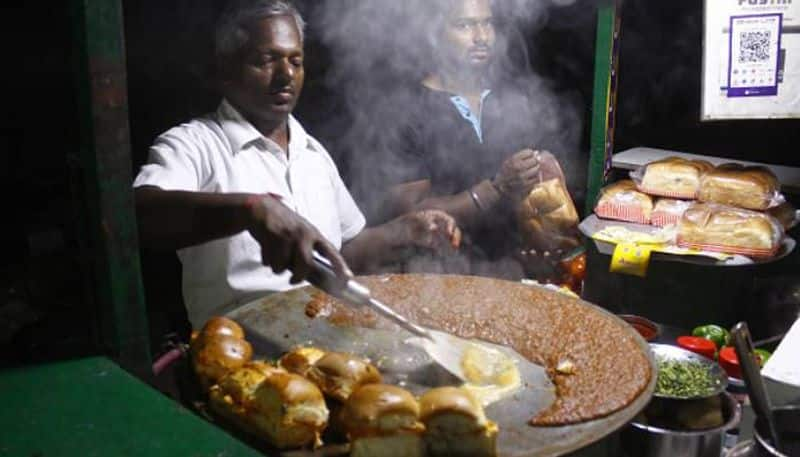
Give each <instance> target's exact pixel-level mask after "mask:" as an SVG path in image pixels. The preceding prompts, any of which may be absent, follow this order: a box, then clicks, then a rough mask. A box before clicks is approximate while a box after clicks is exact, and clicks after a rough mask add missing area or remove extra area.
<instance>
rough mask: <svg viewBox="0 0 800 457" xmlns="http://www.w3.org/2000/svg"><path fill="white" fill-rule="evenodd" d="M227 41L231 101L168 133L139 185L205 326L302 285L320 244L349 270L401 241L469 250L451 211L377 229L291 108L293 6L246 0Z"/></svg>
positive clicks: (160, 244) (296, 19)
mask: <svg viewBox="0 0 800 457" xmlns="http://www.w3.org/2000/svg"><path fill="white" fill-rule="evenodd" d="M215 46H216V62H217V65H218V74H219V81H220V90H221V92H222V95H223V99H222V102H221V103H220V105H219V108H218V109H217V111H216V112H215V113H212V114H209V115H207V116H205V117H200V118H196V119H193V120H191V121H190V122H188V123H184V124H182V125H180V126H178V127H175V128H172V129H171V130H169V131H167V132H166V133H164V134H162V135H161V136H159V137H158V138H157V139H156V141H155V143H154V144H153V146H152V147H151V149H150V154H149V160H148V163H147V164H146V165H144V166H143V167H142V169H141V171H140V172H139V175H138V176H137V178H136V180H135V183H134V187H135V188H136V189H135V198H136V208H137V215H138V221H139V227H140V228H139V231H140V237H141V240H142V244H143V245H144V246H146V247H150V248H159V249H163V250H177V252H178V256H179V258H180V260H181V262H182V266H183V295H184V301H185V303H186V307H187V311H188V315H189V319H190V321H191V322H192V324H193V326H195V327H198V326H201V325H202V324H203V323H204V322H205V321H206V319H207V318H209V317H210V316H212V315H220V314H224V313H225V312H226V311H228V310H230V309H231V308H233V307H235V306H236V305H238V304H242V303H244V302H246V301H248V300H252V299H255V298H257V297H259V296H263V295H264V294H266V293H268V292H272V291H281V290H285V289H287V288H290V287H291V286H292V285H294V284H297V283H299V282H300V281H302V280H303V279H304V277H306V275H307V274H308V273H309V270H310V268H311V265H312V262H313V261H312V252H313V250H317V251H319V252H320V253H322V254H323V255H325V256H327V257H328V258H329V259H330V260H331V262H332V263H333V265H334V268H335V270H336V271H337V272H338V273H340V274H344V275H349V274H351V273H350V267H352V268H353V269H354V270H357V271H363V270H365V269H367V268H369V267H370V265H371V262H378V261H381V260H386V259H387V257H389V258H391V256H393V255H395V254H396V252H397V251H398V249H397V248H400V247H404V246H415V247H421V248H424V249H439V248H442V249H447V246H450V245H457V242H458V240H457V237H458V230H457V228H456V226H455V221H454V220H453V218H451V217H450V216H448V215H447V214H445V213H443V212H441V211H435V210H434V211H416V212H412V213H409V214H405V215H401V216H399V217H397V218H395V219H393V220H391V221H389V222H387V223H385V224H383V225H380V226H376V227H371V228H365V219H364V216H363V215H362V213H361V211H360V210H359V208H358V207H357V206H356V204H355V203H354V201H353V199H352V198H351V196H350V193H349V192H348V190H347V188H346V187H345V186H344V184H343V182H342V180H341V178H340V176H339V174H338V171H337V168H336V165H335V164H334V163H333V161H332V160H331V157H330V156H329V155H328V152H327V151H326V150H325V148H324V147H323V146H322V145H321V144H320V143H319V142H318V141H317V140H316V139H314V138H313V137H312V136H311V135H309V134H308V133H307V132H306V131H305V130H304V129H303V127H302V125H301V124H300V123H299V122H298V121H297V119H295V118H294V117H293V116H292V114H291V113H292V110H293V109H294V107H295V105H296V103H297V99H298V97H299V96H300V92H301V89H302V87H303V80H304V67H303V64H304V62H303V58H304V56H303V20H302V18H301V16H300V15H299V13H298V12H297V10H296V9H295V8H294V7H293V6H291V4H289V3H288V2H285V1H280V0H250V1H241V2H234V5H233V6H232V7H230V8H228V9H227V10H226V11H225V13H224V14H223V16H222V17H221V19H220V21H219V23H218V26H217V31H216V40H215ZM339 249H341V251H339ZM348 264H349V266H350V267H348Z"/></svg>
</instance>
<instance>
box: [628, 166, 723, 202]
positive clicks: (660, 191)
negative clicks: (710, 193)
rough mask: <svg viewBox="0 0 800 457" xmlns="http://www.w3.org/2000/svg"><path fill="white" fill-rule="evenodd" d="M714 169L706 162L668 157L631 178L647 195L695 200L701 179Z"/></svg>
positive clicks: (640, 169) (645, 167) (637, 172)
mask: <svg viewBox="0 0 800 457" xmlns="http://www.w3.org/2000/svg"><path fill="white" fill-rule="evenodd" d="M713 168H714V166H713V165H711V164H710V163H708V162H706V161H704V160H689V159H684V158H681V157H667V158H666V159H662V160H658V161H655V162H650V163H648V164H647V165H645V166H643V167H640V168H639V169H638V170H636V171H634V172H632V173H631V178H632V179H633V180H634V182H636V185H637V186H638V188H639V190H640V191H642V192H644V193H646V194H649V195H656V196H659V197H669V198H677V199H683V200H693V199H695V198H696V197H697V192H698V190H699V189H700V178H702V176H703V175H704V174H705V173H706V172H708V171H710V170H711V169H713Z"/></svg>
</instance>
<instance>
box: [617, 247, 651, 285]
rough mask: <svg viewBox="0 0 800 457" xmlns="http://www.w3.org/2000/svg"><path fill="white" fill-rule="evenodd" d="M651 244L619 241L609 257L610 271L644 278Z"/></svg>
mask: <svg viewBox="0 0 800 457" xmlns="http://www.w3.org/2000/svg"><path fill="white" fill-rule="evenodd" d="M652 251H653V248H652V247H651V246H646V245H640V244H635V243H619V244H617V246H616V247H615V248H614V255H613V256H612V257H611V267H610V268H609V271H611V272H612V273H623V274H629V275H634V276H639V277H642V278H644V277H645V276H647V267H648V266H649V265H650V254H651V253H652Z"/></svg>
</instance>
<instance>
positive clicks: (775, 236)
mask: <svg viewBox="0 0 800 457" xmlns="http://www.w3.org/2000/svg"><path fill="white" fill-rule="evenodd" d="M783 235H784V230H783V226H781V224H780V222H778V221H777V220H776V219H775V218H773V217H771V216H769V215H767V214H764V213H759V212H756V211H750V210H745V209H741V208H734V207H731V206H725V205H717V204H708V203H696V204H694V205H692V206H691V207H690V208H689V209H687V210H686V211H685V212H684V213H683V216H681V219H680V222H679V223H678V235H677V238H676V241H677V244H678V246H680V247H683V248H692V249H701V250H705V251H712V252H723V253H727V254H741V255H745V256H748V257H755V258H769V257H772V256H774V255H775V254H776V253H777V252H778V250H779V248H780V244H781V240H782V239H783Z"/></svg>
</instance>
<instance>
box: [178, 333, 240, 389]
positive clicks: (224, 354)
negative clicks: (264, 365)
mask: <svg viewBox="0 0 800 457" xmlns="http://www.w3.org/2000/svg"><path fill="white" fill-rule="evenodd" d="M190 352H191V356H192V365H193V366H194V369H195V373H197V375H198V377H199V380H200V382H201V384H203V385H204V387H206V388H208V387H209V386H211V385H212V384H215V383H216V382H218V381H219V380H220V379H221V378H222V377H223V376H225V375H226V374H227V373H228V372H230V371H233V370H235V369H237V368H239V367H241V366H243V365H244V364H245V363H247V362H249V361H250V358H251V357H252V356H253V348H252V346H250V343H248V342H247V341H245V340H243V339H240V338H236V337H234V336H231V335H220V334H214V335H204V336H201V337H198V338H197V339H195V341H194V342H193V343H192V347H191V351H190Z"/></svg>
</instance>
